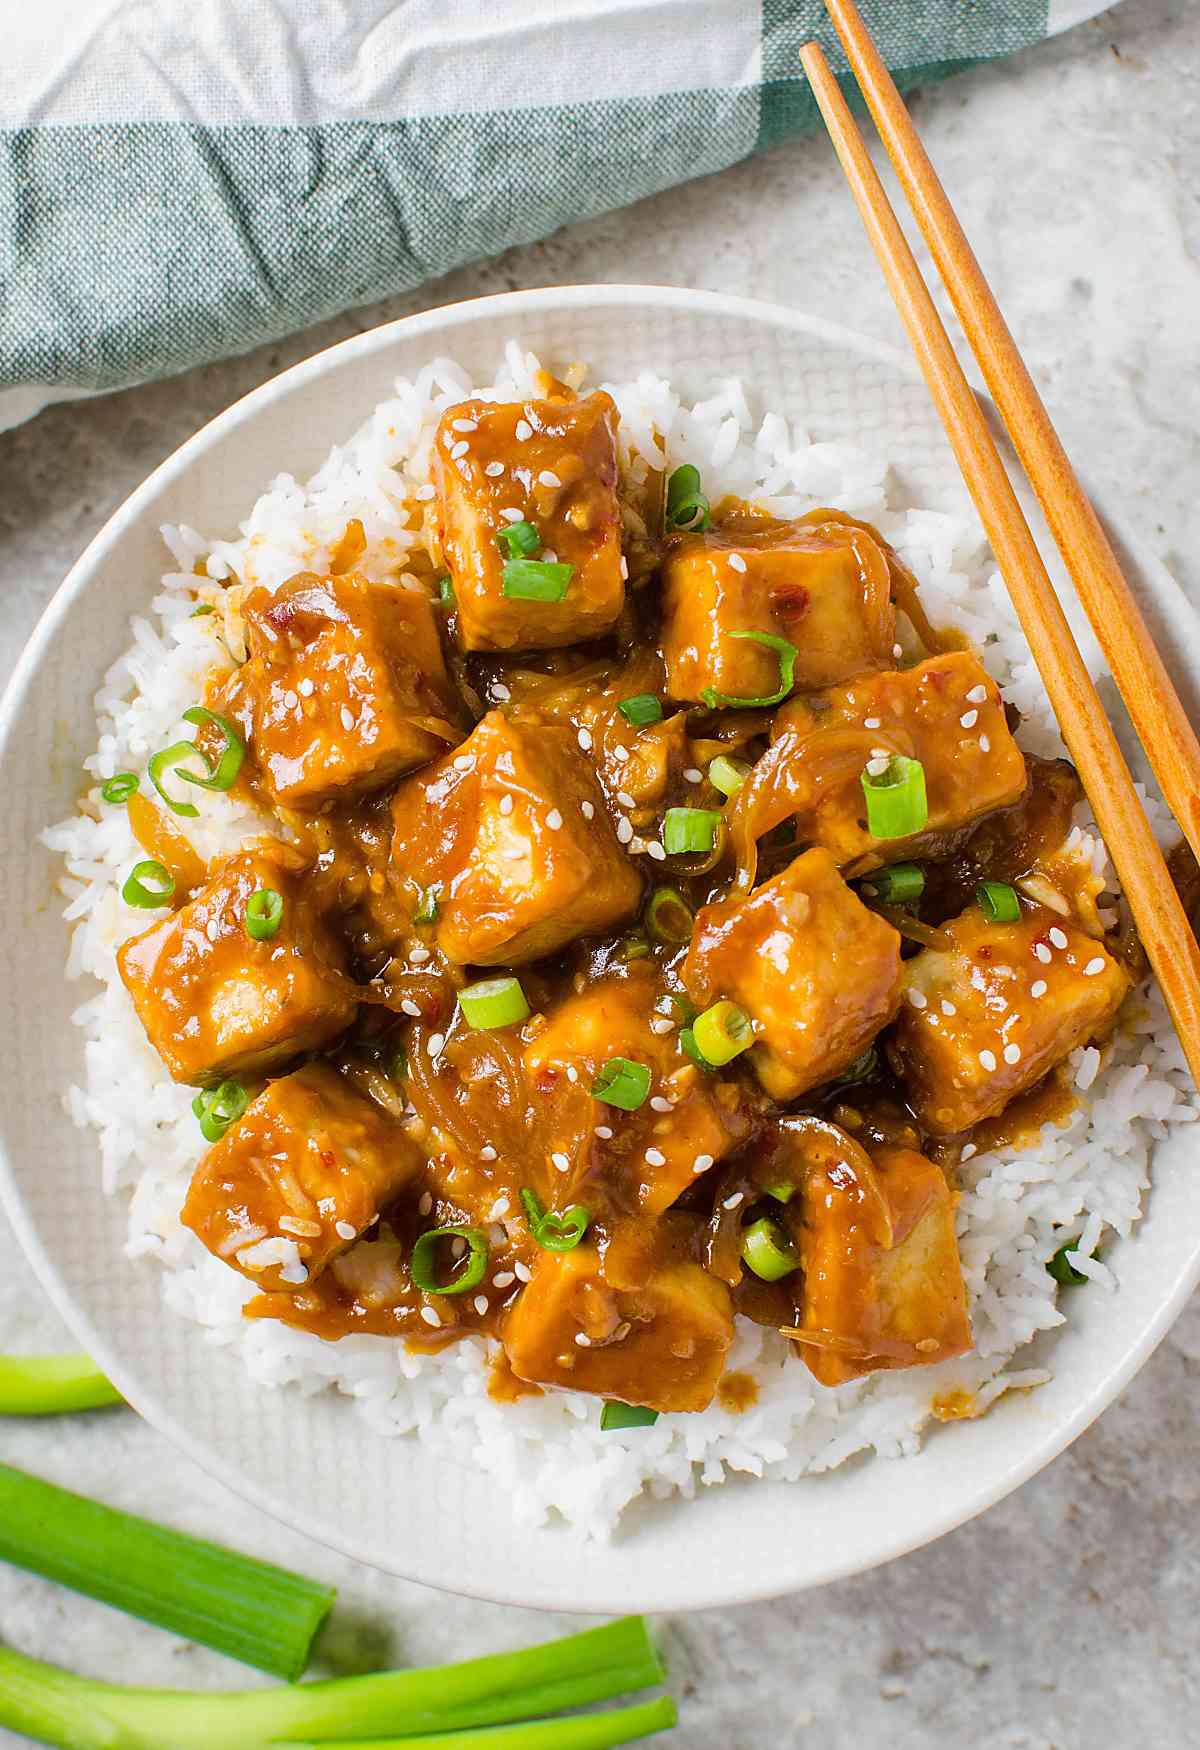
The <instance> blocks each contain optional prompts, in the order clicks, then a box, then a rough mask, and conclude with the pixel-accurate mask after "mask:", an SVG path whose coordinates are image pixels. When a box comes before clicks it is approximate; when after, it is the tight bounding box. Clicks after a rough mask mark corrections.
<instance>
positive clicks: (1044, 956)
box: [1033, 942, 1054, 966]
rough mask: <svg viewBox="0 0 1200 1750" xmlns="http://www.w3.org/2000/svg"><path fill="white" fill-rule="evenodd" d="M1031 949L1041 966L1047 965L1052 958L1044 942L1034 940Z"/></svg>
mask: <svg viewBox="0 0 1200 1750" xmlns="http://www.w3.org/2000/svg"><path fill="white" fill-rule="evenodd" d="M1033 951H1034V953H1035V954H1036V955H1037V957H1038V959H1039V960H1040V961H1041V963H1042V965H1043V966H1049V964H1050V962H1051V960H1052V959H1053V958H1054V956H1053V955H1052V954H1051V952H1050V950H1049V948H1047V946H1046V944H1045V943H1044V942H1035V943H1034V944H1033Z"/></svg>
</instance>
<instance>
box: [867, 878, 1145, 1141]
mask: <svg viewBox="0 0 1200 1750" xmlns="http://www.w3.org/2000/svg"><path fill="white" fill-rule="evenodd" d="M940 934H941V935H942V936H943V937H944V938H945V940H946V946H945V947H944V948H923V949H922V950H921V952H920V953H919V954H917V955H915V956H914V957H913V959H911V960H909V961H907V962H906V963H905V967H904V1001H903V1002H902V1003H901V1006H900V1016H899V1019H898V1021H897V1023H896V1028H895V1032H894V1033H893V1035H892V1037H891V1039H890V1040H889V1042H888V1055H889V1057H890V1058H891V1060H892V1063H893V1065H894V1066H895V1068H896V1071H897V1073H898V1074H899V1075H900V1076H901V1078H902V1079H903V1081H904V1083H905V1086H906V1089H907V1092H908V1097H909V1101H910V1103H911V1105H912V1108H913V1111H914V1112H915V1113H916V1115H917V1117H918V1119H919V1120H920V1122H921V1123H922V1124H923V1125H924V1126H925V1129H926V1130H929V1131H932V1132H933V1133H934V1134H935V1135H937V1136H951V1135H954V1134H955V1133H956V1132H957V1131H960V1130H967V1129H969V1128H970V1126H971V1125H972V1124H978V1123H979V1122H980V1121H981V1120H982V1119H984V1118H992V1117H994V1116H995V1115H996V1113H998V1112H1002V1111H1003V1110H1004V1108H1005V1106H1007V1105H1008V1103H1009V1101H1010V1100H1012V1099H1013V1098H1014V1097H1015V1096H1016V1095H1017V1094H1020V1093H1023V1092H1024V1091H1025V1089H1026V1088H1031V1087H1032V1086H1033V1085H1034V1083H1035V1082H1038V1081H1040V1080H1041V1078H1042V1077H1043V1076H1044V1075H1045V1074H1046V1073H1047V1071H1048V1070H1051V1069H1053V1068H1054V1065H1055V1064H1056V1063H1060V1062H1061V1061H1062V1059H1063V1058H1064V1057H1066V1055H1067V1053H1068V1052H1070V1051H1073V1050H1074V1049H1075V1047H1076V1046H1077V1045H1083V1044H1085V1043H1086V1042H1087V1041H1088V1040H1089V1039H1093V1038H1095V1037H1097V1036H1098V1035H1101V1034H1103V1033H1104V1032H1105V1030H1106V1029H1107V1028H1108V1026H1109V1024H1110V1023H1111V1021H1112V1019H1113V1017H1114V1016H1115V1015H1116V1012H1117V1010H1118V1009H1119V1008H1120V1006H1121V1003H1122V1001H1123V999H1124V997H1125V993H1126V991H1127V990H1128V989H1129V983H1130V980H1129V975H1128V974H1127V973H1126V971H1125V970H1124V968H1123V967H1122V966H1121V965H1120V964H1119V963H1118V962H1117V961H1116V960H1114V959H1113V957H1112V955H1111V954H1110V953H1109V952H1108V950H1107V949H1106V948H1105V947H1104V945H1103V943H1101V942H1098V941H1097V940H1096V939H1095V938H1094V937H1093V936H1088V935H1085V934H1084V933H1083V931H1082V930H1079V929H1076V928H1075V927H1074V926H1073V925H1072V924H1071V923H1069V922H1067V920H1066V919H1064V918H1061V917H1059V916H1058V914H1057V913H1056V912H1053V911H1049V910H1047V909H1046V908H1045V907H1043V906H1029V905H1024V904H1023V905H1022V909H1021V917H1020V919H1019V921H1018V922H1016V923H1012V924H994V923H990V922H989V921H988V919H987V918H986V917H985V916H984V915H983V912H982V911H980V909H979V907H978V906H975V905H972V906H969V907H968V908H967V910H966V911H965V912H963V913H962V914H961V916H959V917H957V918H952V919H951V920H950V922H949V923H946V924H943V925H942V926H941V929H940Z"/></svg>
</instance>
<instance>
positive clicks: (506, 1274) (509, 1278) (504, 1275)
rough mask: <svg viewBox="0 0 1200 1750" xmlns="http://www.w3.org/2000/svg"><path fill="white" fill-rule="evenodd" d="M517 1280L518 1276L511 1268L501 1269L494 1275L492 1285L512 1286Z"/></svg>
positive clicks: (497, 1286) (498, 1286)
mask: <svg viewBox="0 0 1200 1750" xmlns="http://www.w3.org/2000/svg"><path fill="white" fill-rule="evenodd" d="M515 1281H516V1278H515V1276H514V1275H513V1273H512V1271H511V1270H501V1271H499V1272H498V1273H497V1274H496V1275H495V1276H493V1277H492V1285H493V1287H495V1288H511V1287H512V1285H513V1283H514V1282H515Z"/></svg>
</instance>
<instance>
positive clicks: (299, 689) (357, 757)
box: [230, 572, 462, 812]
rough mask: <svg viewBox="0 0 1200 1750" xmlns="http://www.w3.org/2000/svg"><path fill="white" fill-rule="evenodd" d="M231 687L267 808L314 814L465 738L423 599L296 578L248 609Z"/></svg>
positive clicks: (355, 583) (392, 589) (259, 596)
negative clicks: (244, 647)
mask: <svg viewBox="0 0 1200 1750" xmlns="http://www.w3.org/2000/svg"><path fill="white" fill-rule="evenodd" d="M245 616H246V632H247V644H248V648H249V651H250V657H249V660H248V661H247V662H246V663H245V664H244V666H243V667H242V668H241V669H240V670H239V671H238V674H237V675H236V677H235V679H234V681H233V683H232V686H231V688H230V706H231V709H232V710H233V712H234V714H235V715H237V716H238V717H239V719H240V720H241V722H242V724H243V727H244V728H245V730H246V734H247V741H248V744H249V750H250V755H251V758H252V759H253V761H254V763H255V765H256V766H257V768H258V770H259V772H260V773H261V777H262V781H263V783H264V785H265V787H266V789H267V792H268V793H269V795H270V797H271V799H272V801H273V802H275V803H276V804H277V805H278V806H280V807H285V808H294V809H297V810H300V811H302V812H314V811H316V810H317V809H320V808H323V807H325V806H326V804H328V803H333V802H347V801H351V800H353V799H354V798H355V797H358V796H362V795H364V794H366V793H367V792H369V791H371V790H378V789H381V788H382V787H383V786H384V785H386V784H390V783H391V782H392V781H393V779H395V778H398V777H399V776H400V774H401V773H402V772H407V771H409V770H410V769H411V768H412V767H413V766H417V765H421V764H422V763H423V762H424V761H425V760H430V759H433V758H434V756H435V755H436V754H439V753H442V752H444V750H445V749H446V747H447V746H449V745H453V743H454V742H456V741H457V740H458V739H459V737H460V736H461V734H462V731H461V729H460V728H459V727H458V726H457V725H458V720H459V714H460V707H459V705H458V703H457V700H456V698H455V695H454V690H453V688H452V687H451V685H450V680H449V677H448V676H447V673H446V665H445V661H444V659H443V657H442V650H441V645H440V643H439V640H438V631H437V625H436V622H435V620H434V610H433V606H432V604H431V602H430V601H429V599H428V598H427V597H426V596H424V595H422V594H419V593H418V592H416V591H415V590H409V589H402V588H399V587H398V586H396V585H393V584H386V583H369V582H367V581H366V580H365V579H363V578H361V577H330V578H321V577H316V576H314V575H312V574H311V573H307V572H305V573H301V574H300V575H299V576H297V577H293V578H292V579H291V580H290V581H289V582H287V583H285V584H283V585H282V587H281V588H280V589H278V590H277V591H276V592H275V594H274V595H271V594H269V593H268V592H267V591H266V590H263V589H259V590H255V591H254V592H253V593H252V594H251V595H250V597H249V598H248V600H247V602H246V606H245Z"/></svg>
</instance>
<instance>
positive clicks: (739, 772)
mask: <svg viewBox="0 0 1200 1750" xmlns="http://www.w3.org/2000/svg"><path fill="white" fill-rule="evenodd" d="M749 776H750V767H749V765H748V764H747V762H746V761H745V760H732V759H729V758H728V757H727V756H726V755H725V754H723V753H719V754H718V755H717V757H716V759H715V760H713V761H712V763H711V764H710V765H709V768H708V781H709V783H710V784H711V785H712V787H713V789H714V790H719V791H720V792H721V794H722V796H736V795H737V793H738V791H739V790H740V789H741V787H742V785H743V784H744V783H745V782H746V779H747V778H748V777H749Z"/></svg>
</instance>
